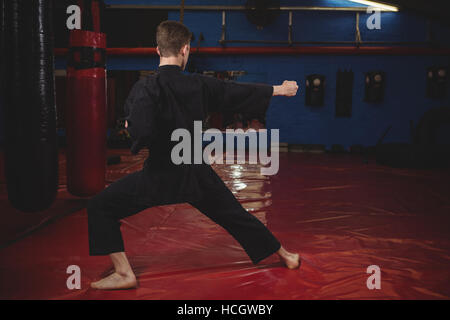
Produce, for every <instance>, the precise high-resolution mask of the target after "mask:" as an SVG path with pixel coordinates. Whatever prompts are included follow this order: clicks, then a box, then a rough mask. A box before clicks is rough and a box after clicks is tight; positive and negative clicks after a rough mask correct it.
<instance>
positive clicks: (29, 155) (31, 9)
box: [4, 0, 58, 212]
mask: <svg viewBox="0 0 450 320" xmlns="http://www.w3.org/2000/svg"><path fill="white" fill-rule="evenodd" d="M5 13H6V14H5V17H6V30H5V38H6V39H5V43H7V45H8V48H7V49H8V50H5V59H4V60H5V61H4V66H5V77H6V78H5V84H4V85H5V88H4V90H5V99H4V105H5V107H4V116H5V119H7V121H4V123H5V129H6V130H5V140H6V143H5V168H6V170H5V171H6V182H7V190H8V199H9V201H10V202H11V204H12V205H13V206H14V207H15V208H17V209H19V210H22V211H26V212H32V211H40V210H43V209H46V208H48V207H49V206H50V205H51V204H52V202H53V200H54V199H55V196H56V192H57V183H58V153H57V140H56V107H55V93H54V61H53V60H54V58H53V30H52V24H53V21H52V15H51V14H52V1H51V0H8V1H5Z"/></svg>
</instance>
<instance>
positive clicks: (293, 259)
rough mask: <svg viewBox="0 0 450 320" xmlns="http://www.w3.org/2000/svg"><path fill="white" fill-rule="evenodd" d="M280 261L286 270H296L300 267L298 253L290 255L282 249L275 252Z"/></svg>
mask: <svg viewBox="0 0 450 320" xmlns="http://www.w3.org/2000/svg"><path fill="white" fill-rule="evenodd" d="M277 254H278V256H279V257H280V260H281V261H282V262H283V263H284V264H285V265H286V267H287V268H288V269H297V268H299V267H300V263H301V262H300V255H299V254H298V253H290V252H288V251H286V249H284V248H283V247H281V248H280V250H278V251H277Z"/></svg>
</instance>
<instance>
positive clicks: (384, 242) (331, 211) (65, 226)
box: [0, 150, 450, 299]
mask: <svg viewBox="0 0 450 320" xmlns="http://www.w3.org/2000/svg"><path fill="white" fill-rule="evenodd" d="M112 152H113V153H121V154H122V163H121V164H118V165H114V166H110V167H109V169H108V173H107V174H108V180H110V181H114V180H115V179H117V178H118V177H120V176H122V175H124V174H126V173H129V172H132V171H134V170H137V169H139V168H140V166H141V165H142V162H143V159H144V156H143V155H140V156H138V157H131V156H129V155H128V154H129V153H128V151H126V150H123V151H119V152H118V151H112ZM62 159H63V157H62ZM62 162H64V161H63V160H62ZM62 167H63V163H62ZM214 168H215V169H216V171H217V172H218V173H219V175H220V176H221V177H222V178H223V179H224V180H225V182H226V183H227V185H228V186H229V187H230V188H231V189H232V191H233V192H234V193H235V194H236V196H237V197H238V199H239V200H240V201H241V203H242V204H243V205H244V207H245V208H247V209H248V210H249V211H250V212H252V213H253V214H255V215H256V216H257V217H258V218H259V219H261V220H262V221H263V222H264V223H265V224H266V225H267V226H268V227H269V228H270V229H271V230H272V232H273V233H274V234H275V235H276V236H277V237H278V238H279V239H280V241H281V242H282V243H283V244H284V246H285V247H286V248H287V249H289V250H292V251H298V252H300V254H301V256H302V261H303V262H302V266H301V268H300V270H287V269H286V268H284V267H282V265H281V264H280V263H279V262H278V259H277V258H276V257H270V258H268V259H266V260H265V261H263V262H262V263H260V264H259V265H258V266H253V265H252V264H251V262H250V260H249V259H248V257H247V256H246V254H245V252H244V251H243V250H242V249H241V248H240V246H239V245H238V243H237V242H236V241H235V240H234V239H233V238H232V237H231V236H229V235H228V234H227V233H226V232H225V231H224V230H223V229H221V228H220V227H218V226H217V225H215V224H214V223H212V222H211V221H209V220H208V218H206V217H204V216H203V215H202V214H201V213H199V212H198V211H196V210H195V209H193V208H192V207H190V206H189V205H187V204H183V205H176V206H165V207H155V208H150V209H147V210H145V211H143V212H141V213H139V214H138V215H135V216H133V217H130V218H127V219H125V220H124V221H123V224H122V231H123V234H124V240H125V246H126V249H127V251H128V255H129V258H130V261H131V264H132V266H133V268H134V270H135V272H136V274H137V276H138V280H139V288H137V289H133V290H126V291H106V292H105V291H95V290H92V289H89V283H90V282H91V281H93V280H96V279H98V278H99V277H101V276H102V275H105V274H107V273H108V272H110V271H111V265H110V262H109V259H108V258H107V257H89V256H88V239H87V217H86V211H85V209H80V210H78V211H77V212H75V213H71V214H70V212H71V210H76V209H77V208H76V206H81V207H82V206H83V205H84V203H85V201H84V202H83V201H82V200H79V199H77V198H75V197H72V196H70V195H68V194H67V192H66V191H65V188H64V183H65V181H64V177H63V173H64V171H63V170H62V178H61V181H60V182H61V188H60V193H59V195H58V199H57V201H56V202H55V205H53V206H52V208H50V209H49V210H47V213H45V212H44V213H41V216H40V218H34V219H35V220H36V221H38V222H39V221H40V219H48V216H49V215H51V216H52V217H55V216H56V217H58V216H59V218H58V219H56V220H55V221H51V223H48V224H47V225H45V226H43V227H41V228H39V229H38V230H36V231H34V232H32V233H31V234H28V235H26V236H24V234H23V232H24V229H26V230H28V231H29V230H33V229H34V228H35V227H36V226H37V225H38V224H37V223H36V222H35V221H33V218H32V217H29V219H31V220H29V221H26V220H23V219H27V218H26V217H28V216H27V215H23V214H22V215H20V213H18V212H16V211H14V210H13V209H12V208H10V206H9V204H8V202H7V200H6V195H5V188H4V185H2V194H1V197H0V206H1V209H2V210H1V211H2V214H1V216H2V226H1V230H0V231H1V232H2V234H3V233H4V232H5V231H7V230H11V228H9V227H8V226H9V225H14V228H15V229H14V232H12V231H9V235H8V237H5V236H4V237H3V238H2V239H3V240H4V241H6V240H8V241H10V240H11V239H12V238H17V236H20V235H21V236H22V237H21V238H20V239H19V240H18V241H16V242H14V243H12V244H10V245H8V246H7V247H4V248H3V249H1V250H0V298H1V299H449V298H450V272H449V270H450V227H449V226H450V183H449V181H450V179H449V178H450V172H448V171H419V170H406V169H391V168H386V167H380V166H377V165H375V164H374V163H373V161H371V162H370V163H369V164H368V165H366V164H363V162H362V159H361V158H360V157H358V156H349V155H340V156H337V155H325V154H323V155H307V154H292V153H289V154H283V153H282V154H281V155H280V171H279V173H278V175H276V176H273V177H264V176H261V175H260V174H259V166H256V165H220V166H215V167H214ZM74 203H76V205H74ZM78 209H79V208H78ZM15 214H19V215H20V217H21V218H18V217H16V216H14V215H15ZM18 220H21V222H20V221H18ZM19 222H20V223H19ZM41 224H42V223H41ZM69 265H78V266H79V267H80V268H81V289H80V290H69V289H67V287H66V280H67V277H68V276H69V274H67V273H66V269H67V267H68V266H69ZM370 265H378V266H379V267H380V268H381V289H380V290H369V289H368V288H367V286H366V281H367V278H368V277H369V274H367V273H366V269H367V267H368V266H370Z"/></svg>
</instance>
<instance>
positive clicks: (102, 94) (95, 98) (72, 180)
mask: <svg viewBox="0 0 450 320" xmlns="http://www.w3.org/2000/svg"><path fill="white" fill-rule="evenodd" d="M93 3H94V5H93ZM95 3H97V2H95V1H94V2H92V1H82V4H83V6H81V9H82V12H83V20H82V24H83V28H88V29H94V28H96V29H98V28H99V24H98V3H97V5H95ZM92 17H97V18H96V19H94V21H93V20H92ZM86 26H88V27H86ZM69 46H70V50H69V57H68V64H67V104H66V105H67V110H66V130H67V131H66V133H67V154H66V156H67V190H68V191H69V192H70V193H71V194H73V195H76V196H81V197H83V196H91V195H94V194H96V193H98V192H99V191H101V190H102V189H103V188H104V187H105V172H106V124H107V121H106V69H105V50H106V35H105V34H104V33H101V32H98V30H96V31H89V30H73V31H71V33H70V42H69Z"/></svg>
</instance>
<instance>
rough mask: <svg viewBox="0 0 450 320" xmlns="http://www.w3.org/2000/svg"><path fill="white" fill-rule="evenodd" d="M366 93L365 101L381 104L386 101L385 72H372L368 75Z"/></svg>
mask: <svg viewBox="0 0 450 320" xmlns="http://www.w3.org/2000/svg"><path fill="white" fill-rule="evenodd" d="M365 82H366V91H365V98H364V101H366V102H370V103H381V102H383V100H384V89H385V87H386V74H385V72H383V71H371V72H367V73H366V78H365Z"/></svg>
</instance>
